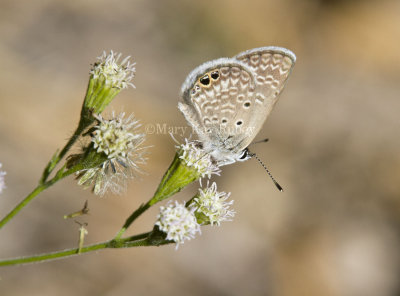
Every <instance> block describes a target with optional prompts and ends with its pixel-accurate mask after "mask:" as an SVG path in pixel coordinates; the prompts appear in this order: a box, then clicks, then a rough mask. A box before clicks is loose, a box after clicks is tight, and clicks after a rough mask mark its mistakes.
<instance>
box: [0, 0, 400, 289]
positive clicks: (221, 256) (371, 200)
mask: <svg viewBox="0 0 400 296" xmlns="http://www.w3.org/2000/svg"><path fill="white" fill-rule="evenodd" d="M399 16H400V2H399V1H372V0H371V1H361V0H360V1H335V0H307V1H298V0H284V1H272V0H269V1H265V0H264V1H263V0H247V1H239V0H235V1H232V0H221V1H183V0H182V1H173V0H162V1H145V0H135V1H128V0H125V1H104V0H101V1H93V0H89V1H68V3H67V1H64V2H61V1H50V0H47V1H46V0H43V1H27V0H25V1H12V0H2V1H1V3H0V65H1V71H0V162H2V163H3V170H6V171H7V175H6V184H7V189H6V190H5V191H4V192H3V194H1V196H0V214H1V216H4V215H5V214H6V213H7V212H8V211H9V210H10V209H11V208H12V207H13V206H14V205H15V204H16V203H17V202H18V201H20V200H21V199H22V198H23V197H24V196H25V195H26V194H27V193H28V192H30V190H32V188H34V187H35V186H36V184H37V180H38V179H39V177H40V174H41V171H42V169H43V168H44V166H45V164H46V163H47V161H48V160H49V158H50V157H51V155H52V154H53V153H54V151H55V150H56V149H57V148H58V147H62V145H64V143H65V141H66V139H67V138H68V136H69V135H70V134H71V133H72V131H73V130H74V128H75V126H76V124H77V122H78V116H79V111H80V107H81V104H82V99H83V96H84V93H85V89H86V85H87V79H88V71H89V69H90V64H91V63H93V62H94V61H95V58H96V57H97V56H98V55H100V54H101V52H102V51H103V50H107V51H108V50H110V49H113V50H115V51H118V52H122V53H123V54H124V55H131V56H133V57H134V60H135V61H136V62H137V75H136V78H135V80H134V83H135V85H136V89H135V90H132V89H130V90H127V91H123V92H122V93H121V94H120V95H119V96H118V97H117V99H116V100H115V101H114V102H113V103H112V105H111V106H110V108H109V109H108V110H117V111H119V110H124V111H126V112H134V113H135V115H136V116H137V117H138V118H139V119H141V121H142V123H143V124H144V125H146V124H155V123H160V124H163V123H166V124H168V125H171V126H185V124H186V123H185V120H184V118H183V116H182V115H181V114H180V113H179V111H178V109H177V101H178V99H179V96H178V94H179V89H180V86H181V83H182V82H183V80H184V79H185V77H186V75H187V74H188V73H189V72H190V71H191V70H192V69H193V68H194V67H196V66H197V65H199V64H200V63H202V62H204V61H207V60H211V59H214V58H218V57H221V56H233V55H235V54H237V53H238V52H240V51H243V50H246V49H249V48H254V47H259V46H266V45H275V46H283V47H286V48H289V49H291V50H292V51H294V52H295V53H296V55H297V60H298V62H297V64H296V66H295V69H294V71H293V73H292V76H291V78H290V80H289V82H288V84H287V86H286V89H285V91H284V92H283V94H282V96H281V99H280V101H279V103H278V104H277V106H276V107H275V109H274V111H273V112H272V114H271V116H270V118H269V119H268V121H267V123H266V124H265V127H264V129H263V130H262V131H261V133H260V134H259V135H258V137H257V139H262V138H265V137H269V138H270V142H269V143H267V144H260V145H257V146H254V148H253V150H254V151H255V152H257V153H258V155H259V157H260V158H261V159H263V160H264V161H265V163H266V164H267V165H268V167H269V168H270V169H271V171H272V173H273V174H274V176H275V177H276V179H277V180H278V181H279V182H280V183H281V184H282V185H283V187H284V190H285V191H284V192H283V193H280V192H278V191H277V190H276V188H275V187H274V186H273V184H272V182H271V181H270V179H269V178H268V176H267V174H266V173H265V171H264V170H263V169H262V167H261V166H260V165H259V164H258V163H257V162H256V161H255V160H250V161H248V162H245V163H238V164H234V165H231V166H228V167H224V168H223V173H222V176H221V177H216V178H214V180H216V181H217V182H218V186H219V189H220V190H223V191H230V192H232V198H233V199H234V200H235V204H234V208H235V210H236V212H237V214H236V217H235V219H234V221H233V222H227V223H224V224H222V226H221V227H214V228H211V227H204V228H203V229H202V230H203V233H202V235H201V236H198V237H197V238H196V239H195V240H193V241H189V242H187V243H185V244H184V245H183V246H181V247H180V248H179V250H178V251H175V248H174V246H172V245H170V246H165V247H160V248H155V247H153V248H137V249H127V250H105V251H101V252H97V253H91V254H87V255H83V256H79V257H72V258H68V259H64V260H58V261H53V262H49V263H43V264H31V265H25V266H18V267H8V268H2V269H0V294H1V295H61V296H63V295H273V296H287V295H290V296H291V295H311V296H312V295H329V296H330V295H332V296H336V295H346V296H347V295H351V296H353V295H363V296H365V295H400V280H399V279H400V256H399V247H400V237H399V235H400V199H399V197H400V183H399V179H400V155H399V151H400V149H399V148H400V138H399V130H400V120H399V110H400V86H399V82H400V17H399ZM178 138H179V137H178ZM146 143H147V144H148V145H152V146H153V147H152V148H151V150H150V151H151V154H150V159H149V161H148V165H147V166H146V167H145V170H146V171H147V173H148V174H147V175H144V176H142V179H141V181H140V180H135V181H133V182H132V183H130V185H129V188H128V191H127V193H126V194H125V195H123V196H122V197H121V196H112V195H109V196H107V197H106V198H98V197H96V196H93V195H92V194H91V193H90V191H87V190H86V191H84V190H82V188H80V187H78V186H77V185H76V181H75V180H74V179H73V178H68V180H66V181H65V182H63V183H60V184H57V185H56V186H54V187H53V188H51V189H50V190H48V191H46V192H45V193H43V194H42V195H41V196H39V197H38V198H37V199H36V200H35V201H34V202H32V203H31V204H30V205H29V206H28V207H27V208H26V209H25V210H24V211H23V212H21V214H20V215H19V216H17V217H16V218H15V219H14V220H13V221H12V222H10V223H9V224H8V225H7V226H6V227H4V228H3V229H2V230H1V241H0V257H1V258H9V257H14V256H19V255H32V254H37V253H42V252H49V251H55V250H60V249H65V248H70V247H76V246H77V240H78V228H79V226H78V225H77V224H75V223H74V222H73V221H72V220H68V221H66V220H63V218H62V217H63V215H64V214H67V213H70V212H73V211H75V210H78V209H80V208H81V207H82V205H83V203H84V201H85V200H86V199H88V200H89V208H90V215H88V216H85V217H84V218H82V219H80V221H82V222H88V223H89V225H88V227H87V228H88V231H89V235H88V236H87V238H86V242H87V243H94V242H98V241H102V240H106V239H109V238H111V237H112V236H113V235H114V234H115V233H116V231H117V230H118V229H119V228H120V226H121V225H122V223H123V222H124V219H125V218H126V217H127V216H128V215H129V214H130V213H131V212H132V211H133V210H134V209H136V208H137V207H138V206H139V204H140V203H142V202H145V201H147V199H148V198H150V197H151V195H152V193H153V192H154V190H155V188H156V187H157V185H158V182H159V180H160V178H161V176H162V175H163V173H164V171H165V169H166V168H167V166H168V165H169V163H170V161H171V160H172V157H173V154H174V142H173V140H172V139H171V138H170V136H169V135H165V134H159V135H157V134H153V135H148V137H147V141H146ZM197 187H198V184H193V186H190V187H189V188H187V189H186V190H184V191H183V192H181V193H180V194H179V195H177V196H176V198H177V199H181V200H187V199H188V198H190V197H191V196H192V194H193V193H194V192H196V191H197ZM157 213H158V207H155V208H154V209H152V210H150V211H149V212H148V213H146V214H145V215H144V216H143V217H141V219H140V220H138V221H137V223H136V224H134V227H133V229H132V230H131V231H130V233H140V232H143V231H147V230H149V229H150V228H151V226H152V224H153V223H154V221H155V218H156V215H157Z"/></svg>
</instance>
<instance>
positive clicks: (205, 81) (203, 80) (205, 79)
mask: <svg viewBox="0 0 400 296" xmlns="http://www.w3.org/2000/svg"><path fill="white" fill-rule="evenodd" d="M200 83H201V84H203V85H209V84H210V77H209V76H208V75H207V74H206V75H204V76H203V77H201V78H200Z"/></svg>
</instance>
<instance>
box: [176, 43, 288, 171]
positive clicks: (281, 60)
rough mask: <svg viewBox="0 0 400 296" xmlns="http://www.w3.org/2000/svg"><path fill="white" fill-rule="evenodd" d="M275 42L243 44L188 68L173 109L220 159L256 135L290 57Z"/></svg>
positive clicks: (229, 158)
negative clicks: (226, 55)
mask: <svg viewBox="0 0 400 296" xmlns="http://www.w3.org/2000/svg"><path fill="white" fill-rule="evenodd" d="M295 60H296V58H295V55H294V54H293V53H291V52H290V51H288V50H286V49H283V48H278V47H263V48H256V49H252V50H248V51H245V52H242V53H240V54H238V55H237V56H236V57H234V58H231V59H228V58H222V59H218V60H214V61H210V62H207V63H204V64H203V65H200V66H199V67H197V68H196V69H194V70H193V71H192V72H191V73H190V74H189V75H188V77H187V78H186V81H185V82H184V84H183V85H182V90H181V95H182V97H183V101H184V102H183V103H179V105H178V106H179V109H180V110H181V112H182V113H183V114H184V116H185V118H186V120H187V121H188V122H189V124H190V125H191V126H192V127H193V128H194V130H195V131H196V133H197V134H198V136H199V139H200V141H201V142H202V143H203V146H204V148H205V149H206V151H208V152H209V153H210V154H211V155H212V156H213V157H214V158H215V159H216V160H217V161H218V162H219V163H220V164H229V163H233V162H235V161H237V160H239V159H240V158H241V156H242V155H243V152H242V151H243V149H245V148H246V147H247V146H248V145H249V144H250V143H251V142H252V141H253V139H254V137H255V136H256V135H257V133H258V132H259V130H260V129H261V127H262V126H263V124H264V121H265V120H266V118H267V116H268V115H269V113H270V112H271V110H272V108H273V106H274V105H275V103H276V101H277V97H278V95H279V93H280V92H281V91H282V89H283V87H284V84H285V82H286V80H287V78H288V76H289V74H290V72H291V70H292V68H293V65H294V63H295Z"/></svg>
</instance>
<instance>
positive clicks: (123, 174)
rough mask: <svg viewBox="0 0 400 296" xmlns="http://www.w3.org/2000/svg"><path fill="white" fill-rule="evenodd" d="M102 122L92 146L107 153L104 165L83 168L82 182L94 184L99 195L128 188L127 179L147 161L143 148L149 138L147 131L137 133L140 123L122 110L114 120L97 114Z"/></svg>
mask: <svg viewBox="0 0 400 296" xmlns="http://www.w3.org/2000/svg"><path fill="white" fill-rule="evenodd" d="M96 118H97V121H98V124H97V125H96V126H95V127H94V128H93V131H92V133H91V135H92V139H91V142H92V145H90V146H89V147H90V148H89V149H94V151H95V152H96V153H97V154H102V155H104V156H105V159H106V160H105V161H104V162H103V163H101V164H100V165H98V166H96V167H92V168H88V169H84V170H81V171H79V172H78V173H77V174H78V178H79V181H78V184H79V185H84V186H86V187H89V186H91V185H92V184H94V187H93V191H94V193H95V194H98V195H103V194H104V193H106V192H107V191H108V190H111V191H112V192H113V193H120V192H121V191H123V190H124V189H125V188H126V180H127V179H129V178H133V177H134V176H135V172H140V167H139V165H140V164H144V163H145V161H146V159H145V158H144V154H145V149H144V148H142V147H140V146H141V144H142V143H143V141H144V139H145V135H144V134H140V133H137V132H136V130H137V128H138V127H139V126H140V124H139V123H138V121H137V120H135V119H134V117H133V116H132V115H131V116H129V117H127V118H125V113H121V114H119V115H118V116H115V114H114V113H113V118H112V119H110V120H106V119H104V118H103V117H102V116H100V115H98V116H96Z"/></svg>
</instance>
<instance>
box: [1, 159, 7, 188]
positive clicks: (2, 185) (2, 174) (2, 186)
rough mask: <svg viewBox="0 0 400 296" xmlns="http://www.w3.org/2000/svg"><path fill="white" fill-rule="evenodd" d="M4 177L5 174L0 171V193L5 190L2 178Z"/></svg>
mask: <svg viewBox="0 0 400 296" xmlns="http://www.w3.org/2000/svg"><path fill="white" fill-rule="evenodd" d="M1 167H2V164H1V163H0V168H1ZM5 175H6V172H3V171H0V193H2V192H3V189H4V188H6V184H5V182H4V176H5Z"/></svg>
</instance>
